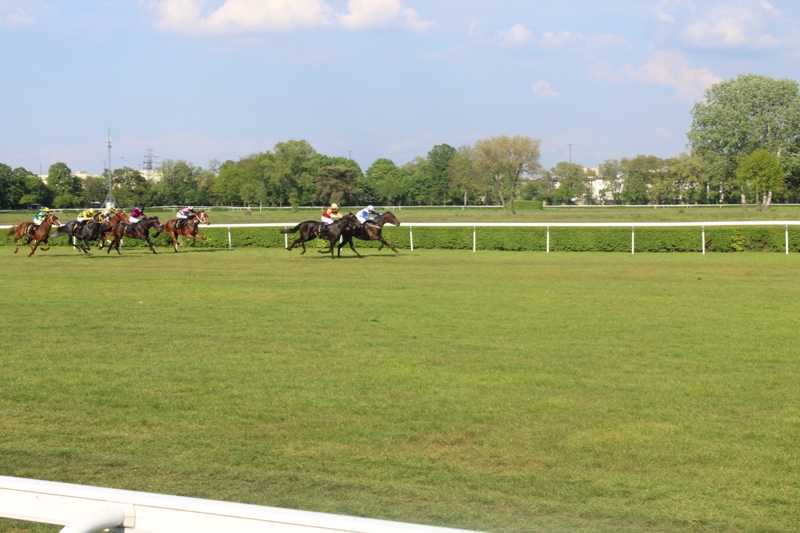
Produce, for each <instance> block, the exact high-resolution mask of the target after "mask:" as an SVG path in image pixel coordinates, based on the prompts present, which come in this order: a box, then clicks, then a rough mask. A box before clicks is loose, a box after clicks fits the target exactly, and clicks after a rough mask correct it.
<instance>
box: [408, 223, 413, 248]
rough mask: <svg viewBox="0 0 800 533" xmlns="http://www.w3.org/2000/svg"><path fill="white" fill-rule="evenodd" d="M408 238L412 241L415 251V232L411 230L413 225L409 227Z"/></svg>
mask: <svg viewBox="0 0 800 533" xmlns="http://www.w3.org/2000/svg"><path fill="white" fill-rule="evenodd" d="M408 240H409V242H410V243H411V251H412V252H413V251H414V232H413V231H412V230H411V226H409V227H408Z"/></svg>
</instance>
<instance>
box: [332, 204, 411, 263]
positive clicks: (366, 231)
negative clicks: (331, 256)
mask: <svg viewBox="0 0 800 533" xmlns="http://www.w3.org/2000/svg"><path fill="white" fill-rule="evenodd" d="M386 223H389V224H393V225H395V226H399V225H400V221H399V220H397V217H395V216H394V215H393V214H392V212H391V211H386V212H385V213H384V214H382V215H380V216H379V217H377V218H375V220H367V221H366V222H364V224H362V225H361V226H356V227H355V228H354V229H352V230H351V229H346V230H345V231H343V232H342V243H341V244H340V245H339V248H338V249H337V253H339V254H341V253H342V246H344V245H345V244H349V245H350V249H351V250H353V251H354V252H355V254H356V255H357V256H358V257H363V256H362V255H361V254H360V253H358V252H356V248H355V246H353V237H355V238H356V239H361V240H362V241H380V242H381V245H380V247H379V248H378V250H381V249H383V247H384V245H386V246H388V247H389V248H391V249H392V251H393V252H394V253H396V254H399V253H400V252H398V251H397V250H395V249H394V246H392V245H391V244H389V243H388V242H386V241H385V240H383V235H382V234H381V232H382V231H383V225H384V224H386Z"/></svg>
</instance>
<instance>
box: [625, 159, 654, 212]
mask: <svg viewBox="0 0 800 533" xmlns="http://www.w3.org/2000/svg"><path fill="white" fill-rule="evenodd" d="M620 166H621V172H622V176H623V184H622V192H621V193H620V200H622V201H623V202H625V203H628V204H632V205H646V204H648V203H649V202H650V200H651V198H650V187H651V186H652V184H653V180H654V178H655V176H656V173H657V172H659V171H660V170H662V168H663V167H664V162H663V161H662V160H661V159H659V158H658V157H656V156H654V155H641V154H640V155H637V156H636V157H634V158H633V159H628V158H626V157H623V158H622V159H621V160H620Z"/></svg>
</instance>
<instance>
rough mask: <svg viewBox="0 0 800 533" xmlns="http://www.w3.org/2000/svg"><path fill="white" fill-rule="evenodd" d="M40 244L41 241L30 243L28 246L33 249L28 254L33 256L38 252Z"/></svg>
mask: <svg viewBox="0 0 800 533" xmlns="http://www.w3.org/2000/svg"><path fill="white" fill-rule="evenodd" d="M38 246H39V241H34V245H33V246H31V245H30V244H28V248H30V249H31V253H29V254H28V257H30V256H32V255H33V254H34V253H35V252H36V248H37V247H38Z"/></svg>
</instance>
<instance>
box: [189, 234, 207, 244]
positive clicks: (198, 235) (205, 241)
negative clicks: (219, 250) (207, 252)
mask: <svg viewBox="0 0 800 533" xmlns="http://www.w3.org/2000/svg"><path fill="white" fill-rule="evenodd" d="M195 237H200V238H201V239H203V242H204V243H206V246H211V244H210V243H209V242H208V241H207V240H206V238H205V237H203V236H202V235H200V234H199V233H198V234H197V235H196V236H195ZM192 246H194V244H193V245H192Z"/></svg>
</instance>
